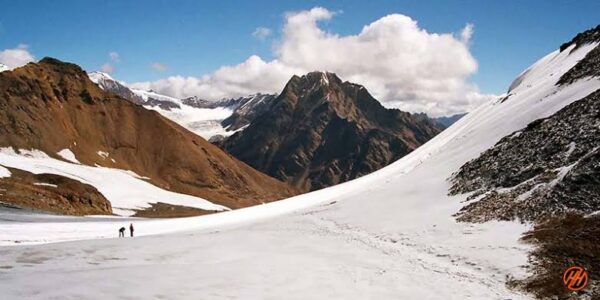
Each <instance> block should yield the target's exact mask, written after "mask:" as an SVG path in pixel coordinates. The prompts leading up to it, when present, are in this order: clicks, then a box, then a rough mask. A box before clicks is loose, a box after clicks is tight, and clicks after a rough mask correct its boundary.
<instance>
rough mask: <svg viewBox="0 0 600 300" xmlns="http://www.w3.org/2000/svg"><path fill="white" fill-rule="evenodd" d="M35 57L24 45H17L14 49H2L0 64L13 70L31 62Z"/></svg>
mask: <svg viewBox="0 0 600 300" xmlns="http://www.w3.org/2000/svg"><path fill="white" fill-rule="evenodd" d="M34 60H35V57H33V55H32V54H31V53H29V47H28V46H27V45H25V44H19V45H18V46H17V47H16V48H12V49H4V50H2V51H0V63H2V64H4V65H6V66H8V68H9V69H14V68H17V67H20V66H23V65H25V64H27V63H28V62H32V61H34Z"/></svg>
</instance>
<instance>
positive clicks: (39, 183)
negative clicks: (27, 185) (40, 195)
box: [33, 182, 58, 188]
mask: <svg viewBox="0 0 600 300" xmlns="http://www.w3.org/2000/svg"><path fill="white" fill-rule="evenodd" d="M33 185H39V186H49V187H53V188H57V187H58V185H56V184H51V183H45V182H34V183H33Z"/></svg>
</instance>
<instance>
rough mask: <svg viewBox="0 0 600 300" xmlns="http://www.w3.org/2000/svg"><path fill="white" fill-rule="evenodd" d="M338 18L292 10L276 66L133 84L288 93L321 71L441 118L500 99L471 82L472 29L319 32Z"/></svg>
mask: <svg viewBox="0 0 600 300" xmlns="http://www.w3.org/2000/svg"><path fill="white" fill-rule="evenodd" d="M334 16H335V13H334V12H331V11H329V10H327V9H325V8H322V7H315V8H313V9H311V10H307V11H300V12H293V13H287V14H286V15H285V24H284V26H283V30H282V36H281V38H280V39H279V40H278V41H277V42H276V44H275V45H274V57H275V58H274V59H273V60H271V61H265V60H263V59H262V58H260V57H258V56H256V55H253V56H251V57H249V58H248V59H247V60H246V61H244V62H242V63H240V64H237V65H233V66H223V67H221V68H219V69H218V70H216V71H215V72H213V73H211V74H207V75H204V76H201V77H182V76H173V77H168V78H165V79H161V80H158V81H154V82H144V83H136V84H133V86H135V87H138V88H146V89H149V88H151V89H153V90H156V91H158V92H161V93H165V94H168V95H171V96H174V97H189V96H200V97H203V98H207V99H219V98H223V97H237V96H242V95H246V94H249V93H255V92H280V91H281V89H282V88H283V86H284V85H285V83H286V82H287V80H289V78H290V77H291V76H292V75H293V74H297V75H302V74H305V73H307V72H310V71H315V70H320V71H329V72H334V73H337V74H338V76H340V78H342V80H347V81H351V82H355V83H359V84H362V85H364V86H365V87H366V88H367V89H368V90H369V91H370V92H371V93H372V94H373V96H374V97H375V98H377V99H378V100H380V101H381V102H382V103H383V104H384V105H385V106H387V107H397V108H400V109H403V110H406V111H411V112H427V113H428V114H430V115H433V116H439V115H447V114H452V113H457V112H464V111H469V110H471V109H473V108H474V107H475V106H477V105H478V104H480V103H482V102H483V101H486V100H488V99H490V98H491V97H492V95H483V94H481V93H480V92H479V90H478V88H477V86H476V85H474V84H473V83H471V82H469V76H471V75H472V74H474V73H475V72H476V71H477V61H476V60H475V59H474V58H473V56H472V55H471V53H470V51H469V42H470V40H471V37H472V35H473V25H472V24H466V26H465V27H464V28H463V29H462V30H461V31H460V32H458V33H430V32H428V31H426V30H425V29H422V28H420V27H419V25H418V23H417V22H416V21H415V20H413V19H411V18H410V17H408V16H405V15H400V14H392V15H387V16H384V17H382V18H380V19H379V20H376V21H374V22H372V23H370V24H367V25H365V26H364V27H363V28H362V30H361V31H360V32H359V33H358V34H355V35H339V34H336V33H331V32H327V31H325V30H323V29H322V28H320V27H319V22H321V21H324V20H329V19H331V18H333V17H334Z"/></svg>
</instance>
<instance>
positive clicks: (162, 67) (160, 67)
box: [150, 62, 169, 72]
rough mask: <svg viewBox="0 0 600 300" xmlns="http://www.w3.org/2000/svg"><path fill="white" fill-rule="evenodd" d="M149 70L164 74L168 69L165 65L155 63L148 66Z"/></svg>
mask: <svg viewBox="0 0 600 300" xmlns="http://www.w3.org/2000/svg"><path fill="white" fill-rule="evenodd" d="M150 68H152V69H154V70H156V71H159V72H164V71H166V70H167V69H168V68H169V67H168V66H167V65H165V64H161V63H158V62H155V63H151V64H150Z"/></svg>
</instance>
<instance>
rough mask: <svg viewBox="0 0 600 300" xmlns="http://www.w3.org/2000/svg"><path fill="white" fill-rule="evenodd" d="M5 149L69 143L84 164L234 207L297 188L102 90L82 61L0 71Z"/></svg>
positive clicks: (57, 147)
mask: <svg viewBox="0 0 600 300" xmlns="http://www.w3.org/2000/svg"><path fill="white" fill-rule="evenodd" d="M0 147H12V148H14V149H37V150H40V151H43V152H45V153H47V154H48V155H49V156H51V157H53V158H56V159H62V158H61V157H60V156H59V155H57V152H59V151H61V150H63V149H69V150H70V151H72V152H73V153H74V154H75V156H76V158H77V160H78V161H79V162H81V163H82V164H84V165H88V166H95V165H98V166H103V167H110V168H117V169H123V170H131V171H133V172H135V173H137V174H139V175H140V176H144V177H145V178H147V179H146V180H147V181H149V182H150V183H152V184H154V185H155V186H158V187H160V188H163V189H165V190H170V191H174V192H178V193H182V194H188V195H193V196H197V197H202V198H205V199H208V200H210V201H212V202H214V203H218V204H222V205H225V206H227V207H230V208H240V207H246V206H251V205H255V204H259V203H264V202H267V201H272V200H277V199H282V198H286V197H289V196H291V195H293V194H295V190H294V189H292V188H291V187H290V186H289V185H287V184H285V183H283V182H280V181H278V180H275V179H273V178H270V177H268V176H266V175H264V174H262V173H260V172H258V171H256V170H254V169H252V168H251V167H249V166H248V165H246V164H244V163H242V162H240V161H238V160H236V159H235V158H233V157H232V156H230V155H228V154H226V153H224V152H223V151H222V150H221V149H219V148H218V147H216V146H214V145H212V144H210V143H209V142H207V141H206V140H204V139H202V138H201V137H199V136H197V135H195V134H193V133H191V132H189V131H188V130H186V129H184V128H183V127H181V126H180V125H178V124H176V123H174V122H173V121H171V120H169V119H167V118H165V117H163V116H161V115H160V114H159V113H157V112H155V111H152V110H148V109H145V108H144V107H142V106H140V105H137V104H134V103H132V102H130V101H125V100H124V99H123V98H121V97H120V96H118V95H116V94H114V93H108V92H105V91H103V90H102V89H101V88H99V87H98V86H97V85H96V84H94V83H93V82H92V81H90V79H89V78H88V75H87V74H86V72H85V71H83V70H82V69H81V68H80V67H79V66H77V65H74V64H70V63H64V62H61V61H59V60H56V59H52V58H44V59H42V60H41V61H40V62H39V63H29V64H27V65H26V66H24V67H21V68H17V69H15V70H13V71H5V72H2V73H0ZM98 153H105V156H101V155H99V154H98ZM108 156H109V157H110V158H111V159H107V158H106V157H108ZM22 177H27V176H26V175H23V176H22ZM0 179H1V178H0ZM69 184H71V185H73V184H72V183H69ZM59 187H60V185H59ZM71 190H80V191H85V190H89V188H87V187H84V186H82V187H78V188H71ZM32 191H33V190H32ZM63 194H64V193H63Z"/></svg>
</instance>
